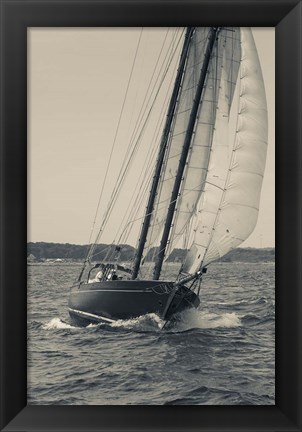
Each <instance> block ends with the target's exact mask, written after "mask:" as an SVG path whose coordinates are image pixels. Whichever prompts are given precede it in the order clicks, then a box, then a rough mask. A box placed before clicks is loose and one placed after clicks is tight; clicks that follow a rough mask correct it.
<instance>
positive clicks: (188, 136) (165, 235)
mask: <svg viewBox="0 0 302 432" xmlns="http://www.w3.org/2000/svg"><path fill="white" fill-rule="evenodd" d="M218 32H219V27H212V28H211V30H210V35H209V40H208V44H207V48H206V51H205V57H204V62H203V65H202V68H201V72H200V76H199V81H198V85H197V88H196V93H195V98H194V102H193V106H192V111H191V114H190V118H189V123H188V129H187V132H186V135H185V139H184V145H183V148H182V153H181V156H180V160H179V164H178V170H177V174H176V177H175V183H174V187H173V191H172V195H171V200H170V205H169V208H168V213H167V218H166V222H165V226H164V230H163V234H162V239H161V242H160V246H159V253H158V255H157V259H156V263H155V267H154V272H153V279H155V280H157V279H159V277H160V272H161V269H162V265H163V261H164V257H165V250H166V246H167V243H168V238H169V233H170V230H171V224H172V220H173V216H174V211H175V206H176V201H177V197H178V194H179V189H180V185H181V181H182V176H183V172H184V168H185V164H186V160H187V156H188V152H189V149H190V145H191V139H192V135H193V131H194V126H195V122H196V117H197V113H198V108H199V104H200V100H201V95H202V91H203V87H204V83H205V79H206V75H207V71H208V67H209V63H210V59H211V54H212V51H213V47H214V43H215V40H216V37H217V34H218Z"/></svg>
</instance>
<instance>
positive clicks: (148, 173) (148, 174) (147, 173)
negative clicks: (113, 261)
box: [115, 65, 177, 242]
mask: <svg viewBox="0 0 302 432" xmlns="http://www.w3.org/2000/svg"><path fill="white" fill-rule="evenodd" d="M176 67H177V65H175V69H176ZM172 82H173V76H172V77H171V80H170V84H169V86H168V89H167V91H166V96H165V101H164V103H163V105H162V109H161V112H160V114H159V116H158V121H157V125H156V128H155V130H154V134H153V137H152V138H151V140H150V141H151V142H157V140H158V137H159V133H160V131H161V126H162V123H163V114H164V110H165V109H166V103H167V100H168V97H169V91H170V88H171V85H172ZM157 151H158V146H153V147H152V146H150V147H149V151H148V154H147V156H146V158H145V163H144V166H143V169H142V170H141V173H140V177H139V180H138V183H139V184H141V178H142V176H143V178H147V181H146V182H144V183H145V184H144V186H143V187H142V186H141V188H140V193H138V194H137V193H136V190H134V191H133V194H132V197H131V200H130V201H129V205H128V208H127V211H126V213H125V216H126V214H127V213H128V211H129V208H130V206H131V204H132V201H133V198H134V196H135V195H136V199H135V200H134V203H133V206H132V211H131V212H130V214H129V216H128V219H127V225H129V224H130V222H131V219H133V218H134V217H135V215H136V214H137V213H138V209H139V208H141V205H142V202H143V199H144V197H145V194H146V193H147V191H148V188H149V187H150V183H151V179H152V175H153V172H152V170H151V167H152V165H153V160H154V158H155V156H156V153H157ZM150 153H152V154H151V155H150ZM146 164H147V166H146ZM124 219H125V217H124ZM124 219H123V221H122V222H121V226H123V224H124ZM141 219H143V217H142V218H141ZM136 220H138V219H134V221H136ZM134 221H133V222H134ZM128 228H130V230H129V233H128V234H127V237H126V238H128V236H129V235H130V231H131V226H130V227H129V226H128ZM124 233H125V229H124V230H123V232H122V234H121V235H120V238H119V242H120V241H122V240H121V237H122V235H123V234H124ZM117 235H118V232H117V233H116V236H115V239H116V237H117ZM124 241H126V240H124Z"/></svg>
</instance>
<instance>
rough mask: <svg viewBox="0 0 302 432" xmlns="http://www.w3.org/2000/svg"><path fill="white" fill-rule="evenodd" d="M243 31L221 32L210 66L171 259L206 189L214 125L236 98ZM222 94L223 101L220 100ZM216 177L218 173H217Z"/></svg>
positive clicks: (180, 205)
mask: <svg viewBox="0 0 302 432" xmlns="http://www.w3.org/2000/svg"><path fill="white" fill-rule="evenodd" d="M239 36H240V32H239V28H228V29H224V30H222V31H221V34H220V35H219V42H218V44H217V45H216V47H215V49H214V52H213V55H212V58H211V62H210V65H209V70H208V75H207V82H206V86H205V89H204V93H203V96H202V100H201V104H200V107H199V114H198V117H197V122H196V128H195V134H194V137H193V140H192V148H191V152H190V153H189V157H188V162H187V166H186V170H185V174H184V180H183V183H182V186H181V190H180V194H179V195H180V196H179V199H178V202H177V209H176V212H175V217H174V221H173V227H172V230H171V234H170V239H171V240H170V243H169V245H168V247H167V249H166V256H167V257H168V256H169V253H171V252H172V251H173V249H174V247H175V246H176V245H177V243H178V242H179V240H180V239H181V237H182V236H183V234H184V232H185V229H186V226H187V225H188V223H189V222H190V219H191V218H192V215H193V214H194V212H195V211H196V206H197V203H198V201H199V199H200V196H201V193H202V191H203V190H204V188H205V180H206V177H207V173H208V165H209V159H210V152H212V151H213V149H212V145H213V144H212V141H213V132H214V125H215V121H216V125H215V129H216V136H217V133H219V132H217V129H219V127H220V126H218V124H217V121H220V120H219V119H218V120H216V117H217V113H218V112H219V110H221V108H222V105H224V111H223V115H224V116H226V117H228V113H229V109H230V106H231V101H232V99H233V94H234V89H235V84H236V80H237V76H238V69H239V62H240V45H239V39H240V38H239ZM222 72H223V76H224V82H223V88H224V90H223V92H224V95H223V96H222V95H221V92H219V87H220V81H221V79H222ZM218 95H220V100H218V97H219V96H218ZM224 119H225V117H224ZM214 175H215V174H214Z"/></svg>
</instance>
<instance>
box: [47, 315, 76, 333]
mask: <svg viewBox="0 0 302 432" xmlns="http://www.w3.org/2000/svg"><path fill="white" fill-rule="evenodd" d="M42 328H43V329H44V330H56V329H73V328H75V327H73V326H72V325H70V324H67V323H65V322H63V321H61V320H60V318H53V319H52V320H50V321H49V322H47V323H45V324H43V326H42Z"/></svg>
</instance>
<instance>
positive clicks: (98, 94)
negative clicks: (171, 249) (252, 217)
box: [28, 28, 275, 247]
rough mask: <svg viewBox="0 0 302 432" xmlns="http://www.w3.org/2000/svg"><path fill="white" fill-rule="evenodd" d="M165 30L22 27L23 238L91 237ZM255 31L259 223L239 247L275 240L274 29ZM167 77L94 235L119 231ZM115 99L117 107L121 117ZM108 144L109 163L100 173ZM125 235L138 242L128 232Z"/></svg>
mask: <svg viewBox="0 0 302 432" xmlns="http://www.w3.org/2000/svg"><path fill="white" fill-rule="evenodd" d="M173 34H174V32H173V31H172V30H170V31H169V32H168V35H167V29H164V28H156V29H155V28H153V29H150V28H149V29H144V31H143V32H141V29H140V28H127V29H126V28H125V29H123V28H89V29H87V28H72V29H70V28H68V29H67V28H66V29H64V28H60V29H58V28H41V29H40V28H32V29H28V241H32V242H39V241H44V242H54V243H73V244H87V243H88V242H89V241H90V239H91V238H92V239H94V235H95V233H96V230H97V228H98V222H100V220H101V219H102V215H103V214H104V210H105V209H106V206H107V204H106V203H107V202H108V200H109V199H110V196H111V194H112V190H113V185H114V183H115V180H116V174H117V172H118V171H119V168H120V164H121V160H122V159H123V157H126V156H127V151H128V143H129V141H130V140H131V137H132V133H133V129H134V126H135V118H136V116H137V114H138V112H139V107H140V106H141V103H142V102H143V96H142V94H143V90H146V87H147V83H148V82H149V80H150V78H151V77H152V72H153V67H154V64H155V63H156V61H157V58H158V53H159V52H160V49H161V46H162V43H163V41H164V40H165V41H166V43H170V42H171V40H172V35H173ZM253 35H254V39H255V43H256V46H257V50H258V55H259V58H260V63H261V66H262V72H263V77H264V83H265V89H266V97H267V105H268V113H269V136H268V154H267V161H266V170H265V176H264V181H263V187H262V194H261V202H260V210H259V217H258V223H257V226H256V228H255V230H254V232H253V233H252V234H251V236H250V237H249V238H248V239H247V240H246V241H245V242H244V243H243V244H242V245H241V246H243V247H274V245H275V136H274V131H275V123H274V122H275V118H274V112H275V81H274V80H275V32H274V28H253ZM165 38H166V39H165ZM138 41H139V43H138ZM137 50H138V51H137ZM136 52H137V55H136ZM135 55H136V63H135V68H134V69H133V71H132V79H131V82H130V86H129V87H128V91H127V101H126V102H125V103H124V97H125V93H126V89H127V85H128V79H129V76H130V74H131V70H132V65H133V59H134V57H135ZM171 78H172V75H170V76H169V75H167V78H166V82H167V84H166V89H165V86H163V92H162V95H161V96H160V98H159V100H158V102H157V105H156V106H155V108H154V111H155V116H154V119H153V120H151V125H150V129H148V128H147V129H146V130H145V131H144V136H143V137H142V144H141V147H140V149H139V150H138V153H137V161H138V162H137V163H136V164H134V165H133V166H132V170H131V173H132V174H131V175H130V177H129V180H128V183H126V185H125V192H124V193H123V195H122V196H121V197H120V201H119V207H117V210H116V212H115V213H113V214H112V215H111V217H110V218H109V221H108V224H107V232H108V234H106V233H104V235H103V236H102V238H101V242H102V243H109V242H111V241H112V240H113V239H116V236H117V235H118V234H120V232H119V227H120V223H119V222H120V215H121V213H122V212H121V209H122V208H123V207H127V206H128V204H129V202H131V201H130V198H131V197H132V195H133V192H134V191H135V190H136V189H137V187H138V180H139V177H140V175H143V171H142V166H140V165H141V164H140V161H142V160H143V157H144V155H145V154H146V153H147V152H149V151H150V148H151V144H152V141H154V136H153V135H152V133H151V129H152V125H153V126H154V125H155V124H157V123H156V122H157V119H158V118H161V119H164V115H162V109H163V108H164V107H165V100H166V99H165V98H166V94H167V92H168V83H171V82H172V80H171ZM150 91H151V90H150ZM123 104H124V110H123V112H124V113H125V114H124V115H123V116H122V117H121V119H120V113H121V109H122V106H123ZM118 125H119V128H117V126H118ZM117 130H118V132H117ZM112 147H113V148H114V151H113V154H112V157H111V167H112V168H111V169H110V170H109V172H107V173H106V169H107V165H108V161H109V158H110V152H111V149H112ZM104 179H106V183H105V186H104V187H103V184H104ZM101 192H102V194H101V201H100V205H99V210H100V211H99V215H98V217H97V218H95V214H96V209H97V207H98V202H99V197H100V193H101ZM143 207H144V206H142V209H141V212H143ZM140 224H141V221H139V222H138V228H137V229H139V226H140ZM91 235H92V237H91ZM128 240H129V241H128V243H130V244H132V245H135V244H136V236H135V235H133V236H132V237H130V238H129V239H128Z"/></svg>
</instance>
